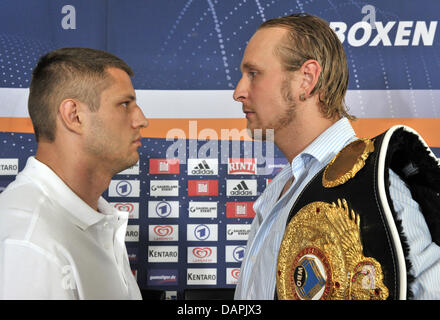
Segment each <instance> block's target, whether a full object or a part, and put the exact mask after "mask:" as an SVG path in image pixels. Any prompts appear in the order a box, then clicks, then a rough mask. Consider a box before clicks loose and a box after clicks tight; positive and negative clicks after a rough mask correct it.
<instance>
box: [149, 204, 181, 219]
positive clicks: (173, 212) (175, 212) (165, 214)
mask: <svg viewBox="0 0 440 320" xmlns="http://www.w3.org/2000/svg"><path fill="white" fill-rule="evenodd" d="M178 217H179V201H148V218H178Z"/></svg>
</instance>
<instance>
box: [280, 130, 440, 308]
mask: <svg viewBox="0 0 440 320" xmlns="http://www.w3.org/2000/svg"><path fill="white" fill-rule="evenodd" d="M389 169H392V170H393V171H394V172H395V173H397V174H398V175H399V176H400V178H401V179H402V180H403V181H405V183H406V184H407V185H408V187H409V189H410V190H411V194H412V196H413V199H414V200H416V201H417V202H418V203H419V205H420V208H421V210H422V213H423V215H424V217H425V220H426V222H427V224H428V226H429V228H430V232H431V236H432V238H433V241H435V242H436V243H440V199H439V198H440V196H439V194H440V166H439V163H438V160H437V159H436V157H435V156H434V155H433V154H432V152H431V151H430V150H429V148H428V147H427V145H426V143H425V142H424V141H423V139H422V138H421V137H420V136H419V135H418V134H417V133H416V132H415V131H413V130H412V129H411V128H408V127H405V126H395V127H392V128H391V129H389V130H388V131H386V132H385V133H383V134H381V135H379V136H377V137H375V138H373V139H371V140H370V139H359V140H356V141H354V142H352V143H350V144H349V145H347V146H346V147H345V148H343V149H342V150H341V151H340V152H339V153H338V154H337V155H336V157H335V158H334V159H333V160H332V161H331V162H330V163H329V164H328V165H327V166H326V167H325V168H324V169H323V170H321V172H319V173H318V174H317V175H316V176H315V177H314V178H313V179H312V180H311V181H310V182H309V184H308V185H307V186H306V187H305V189H304V190H303V191H302V193H301V194H300V196H299V197H298V199H297V200H296V202H295V204H294V205H293V207H292V209H291V211H290V214H289V218H288V222H287V227H286V230H285V233H284V238H283V241H282V243H281V246H280V250H279V255H278V263H277V292H276V295H277V298H279V299H301V300H311V299H314V300H317V299H322V300H324V299H329V300H338V299H343V300H384V299H406V298H407V296H408V289H407V288H408V282H410V281H411V280H412V278H411V277H410V276H408V274H409V271H408V270H409V267H410V264H409V263H408V261H407V259H406V256H407V252H408V250H409V248H408V247H407V244H406V243H405V239H404V237H403V235H402V228H401V225H400V222H399V221H396V219H395V217H396V215H395V211H394V207H393V204H392V201H390V195H389V190H388V186H389ZM409 295H410V292H409Z"/></svg>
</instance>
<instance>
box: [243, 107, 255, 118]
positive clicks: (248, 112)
mask: <svg viewBox="0 0 440 320" xmlns="http://www.w3.org/2000/svg"><path fill="white" fill-rule="evenodd" d="M243 112H244V114H245V115H246V118H249V117H251V116H252V115H254V114H255V112H254V111H252V110H246V109H245V110H243Z"/></svg>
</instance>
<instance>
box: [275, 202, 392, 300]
mask: <svg viewBox="0 0 440 320" xmlns="http://www.w3.org/2000/svg"><path fill="white" fill-rule="evenodd" d="M337 202H338V203H337V204H336V203H332V204H329V203H326V202H319V201H318V202H313V203H310V204H308V205H307V206H305V207H303V208H302V209H301V210H300V211H298V213H297V214H296V215H295V216H294V217H293V218H292V219H291V221H290V223H289V224H288V226H287V228H286V232H285V234H284V238H283V241H282V243H281V247H280V251H279V255H278V263H277V294H278V298H279V299H282V300H318V299H319V300H385V299H387V297H388V295H389V293H388V288H387V287H386V286H385V285H384V283H383V272H382V267H381V265H380V263H379V262H378V261H377V260H375V259H374V258H371V257H365V256H364V255H363V247H362V243H361V237H360V217H359V215H357V214H355V212H354V211H353V210H351V211H349V209H348V204H347V202H346V200H345V199H342V201H341V200H339V199H338V201H337Z"/></svg>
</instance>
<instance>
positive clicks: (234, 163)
mask: <svg viewBox="0 0 440 320" xmlns="http://www.w3.org/2000/svg"><path fill="white" fill-rule="evenodd" d="M228 174H257V159H255V158H229V159H228Z"/></svg>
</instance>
